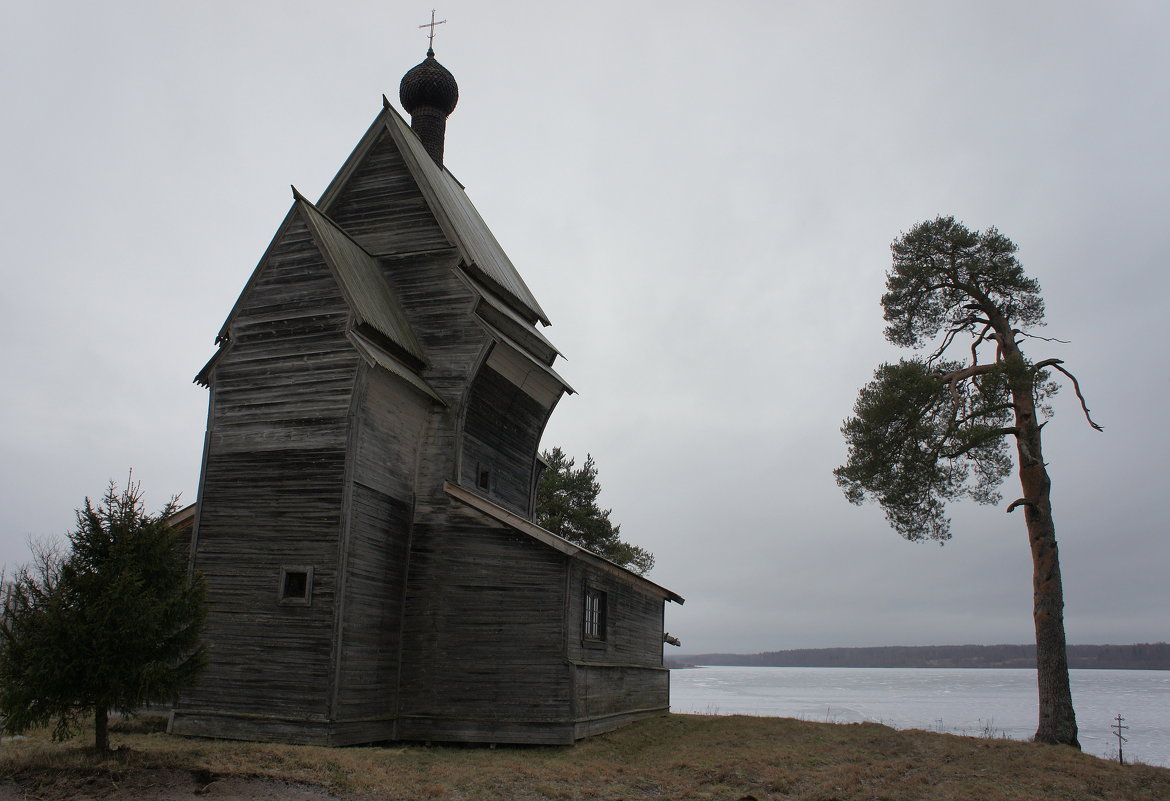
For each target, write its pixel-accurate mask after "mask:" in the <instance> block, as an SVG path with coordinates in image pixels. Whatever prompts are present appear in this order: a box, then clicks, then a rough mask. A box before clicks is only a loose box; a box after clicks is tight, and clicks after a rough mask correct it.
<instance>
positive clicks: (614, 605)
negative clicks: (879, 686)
mask: <svg viewBox="0 0 1170 801" xmlns="http://www.w3.org/2000/svg"><path fill="white" fill-rule="evenodd" d="M400 99H401V102H402V106H403V108H404V109H405V110H406V111H407V112H408V113H409V114H410V115H411V124H410V125H408V124H407V123H406V122H405V121H404V120H403V118H402V117H401V116H399V114H398V113H397V112H396V111H395V110H394V108H392V107H391V105H390V103H389V102H388V101H385V99H383V100H384V103H383V105H384V108H383V110H382V112H381V113H380V114H379V115H378V116H377V118H376V119H375V120H374V123H373V125H371V126H370V128H369V130H368V131H366V134H365V136H363V137H362V139H361V141H360V142H359V143H358V145H357V147H356V148H355V150H354V151H353V153H352V154H351V155H350V157H349V158H348V160H346V162H345V163H344V165H342V167H341V170H340V171H339V172H338V173H337V176H336V177H335V178H334V179H333V181H332V183H330V185H329V187H328V188H327V189H326V190H325V193H324V195H322V197H321V198H320V200H318V201H317V203H312V202H310V201H309V200H307V199H305V198H304V197H302V196H301V195H300V194H299V193H296V191H295V190H294V199H293V203H292V208H291V209H290V210H289V212H288V215H287V216H286V217H285V219H284V221H283V223H282V224H281V225H280V228H279V229H278V230H277V232H276V236H275V237H274V238H273V240H272V243H271V245H269V247H268V250H267V252H265V254H264V256H263V257H262V258H261V259H260V263H259V265H258V266H257V267H256V269H255V271H254V272H253V273H252V276H251V278H249V279H248V282H247V284H246V285H245V287H244V290H243V292H242V293H241V294H240V297H239V299H238V300H237V301H236V304H235V306H234V308H232V310H231V313H230V314H229V315H228V318H227V322H225V323H224V326H223V328H222V329H221V330H220V332H219V335H218V337H217V339H216V342H217V344H218V346H219V348H218V351H217V352H216V353H215V355H214V356H213V357H212V359H211V361H209V362H208V363H207V365H206V366H205V367H204V368H203V369H202V371H200V373H199V375H198V376H197V378H196V381H197V382H199V383H200V384H203V385H205V386H206V387H207V388H208V389H209V391H210V404H209V410H208V420H207V434H206V439H205V444H204V451H203V467H202V473H201V476H200V484H199V495H198V502H197V505H196V517H195V523H194V530H193V533H192V538H191V539H192V544H191V549H192V560H193V564H194V568H195V569H196V570H199V571H201V572H202V573H203V574H204V576H205V577H206V579H207V583H208V590H209V613H208V618H207V624H206V630H205V636H206V639H207V642H208V644H209V648H210V665H209V667H208V669H207V670H206V671H205V673H204V674H203V676H202V679H201V682H200V684H198V685H197V686H196V687H194V688H193V689H190V690H188V691H187V692H186V693H185V694H184V695H183V696H182V698H181V699H180V701H179V702H178V703H177V704H176V705H175V708H174V712H173V717H172V721H171V731H172V732H174V733H177V734H185V735H198V736H210V737H223V738H230V739H243V740H276V741H284V742H296V743H313V744H323V745H348V744H357V743H369V742H378V741H386V740H434V741H473V742H517V743H571V742H573V741H574V740H576V739H578V738H581V737H585V736H588V735H591V734H595V733H598V732H602V731H606V730H609V729H612V728H615V727H617V726H620V725H623V724H625V723H627V722H630V721H633V720H635V719H638V718H641V717H645V716H648V715H656V714H661V713H664V712H666V711H667V710H668V708H669V673H668V671H667V670H666V669H665V668H664V667H663V660H662V642H663V610H664V606H665V603H666V602H667V601H674V602H676V603H682V601H683V599H682V598H680V597H679V596H678V595H676V594H675V593H673V592H671V591H670V590H667V589H665V588H663V587H661V586H659V585H657V584H655V583H653V582H651V581H649V580H647V579H645V578H643V577H640V576H638V575H636V574H634V573H632V572H630V571H628V570H625V569H623V568H621V567H619V566H617V565H615V564H613V563H611V562H608V561H606V560H605V559H603V558H602V557H600V556H597V555H595V554H593V553H591V552H589V551H587V550H584V549H582V548H580V547H578V546H576V545H574V544H572V543H570V542H568V541H566V540H563V539H561V538H559V537H557V536H555V535H553V534H551V533H549V532H548V531H545V530H544V529H542V528H540V527H538V526H537V525H535V524H534V523H533V522H532V516H533V504H534V496H535V486H536V482H537V480H538V478H539V473H540V469H541V463H540V458H539V455H538V454H539V445H540V439H541V434H542V432H543V430H544V427H545V424H546V422H547V421H548V419H549V415H550V414H551V413H552V411H553V409H554V408H555V407H556V405H557V401H558V400H559V399H560V398H561V396H562V395H563V394H564V393H566V392H572V391H573V390H572V389H571V388H570V387H569V385H568V384H567V383H565V381H564V379H562V378H561V377H560V375H558V374H557V372H556V370H555V369H554V362H555V361H556V359H557V356H558V355H559V354H558V352H557V350H556V348H555V347H554V346H553V345H552V344H551V343H550V342H549V341H548V339H546V338H545V336H544V334H542V333H541V331H540V329H539V328H538V324H540V325H542V326H547V325H548V324H549V322H548V317H547V315H546V314H545V312H544V310H543V309H541V307H540V304H539V303H537V301H536V298H534V297H533V295H532V293H531V292H530V291H529V289H528V287H527V286H526V285H525V283H524V281H523V279H522V278H521V277H520V275H519V273H517V271H516V268H515V267H514V266H513V265H512V263H511V261H509V259H508V257H507V255H506V254H505V253H504V251H503V250H502V249H501V247H500V245H499V243H498V242H497V241H496V239H495V237H494V236H492V233H491V231H489V230H488V228H487V226H486V225H485V224H484V222H483V220H482V219H481V218H480V216H479V213H478V212H477V211H476V210H475V207H474V206H472V204H471V201H470V200H468V198H467V196H466V195H465V194H464V191H463V187H462V186H461V185H460V184H459V182H458V181H457V180H455V178H454V177H453V176H452V175H451V173H450V172H448V171H447V170H446V169H445V168H444V166H443V138H444V132H445V128H446V120H447V116H448V115H449V114H450V113H451V112H452V110H453V109H454V107H455V103H456V101H457V99H458V88H457V86H456V83H455V80H454V78H453V77H452V75H451V73H450V72H448V71H447V70H446V69H445V68H444V67H443V66H442V65H440V64H439V63H438V62H437V61H436V60H435V57H434V52H433V50H428V52H427V57H426V59H425V60H424V61H423V62H422V63H421V64H419V65H418V66H416V67H414V68H413V69H411V70H410V71H409V72H407V74H406V75H405V76H404V77H403V79H402V83H401V87H400Z"/></svg>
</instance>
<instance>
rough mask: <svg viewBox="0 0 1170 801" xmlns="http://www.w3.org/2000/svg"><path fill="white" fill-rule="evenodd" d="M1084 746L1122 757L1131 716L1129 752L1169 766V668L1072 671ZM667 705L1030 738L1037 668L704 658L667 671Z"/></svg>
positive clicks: (709, 712)
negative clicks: (1120, 738)
mask: <svg viewBox="0 0 1170 801" xmlns="http://www.w3.org/2000/svg"><path fill="white" fill-rule="evenodd" d="M1070 676H1071V681H1072V691H1073V704H1074V706H1075V707H1076V711H1077V726H1078V728H1079V731H1080V741H1081V748H1083V749H1084V751H1085V752H1086V753H1089V754H1095V755H1097V756H1103V757H1110V758H1113V759H1116V758H1117V738H1116V737H1115V736H1114V734H1113V731H1112V730H1111V729H1110V728H1109V726H1110V724H1111V723H1114V722H1115V718H1116V716H1117V715H1118V714H1119V713H1120V714H1121V716H1122V717H1123V718H1125V721H1124V723H1125V725H1126V726H1129V727H1130V728H1129V729H1128V730H1127V731H1125V732H1124V733H1125V735H1126V736H1127V737H1128V738H1129V742H1127V743H1125V756H1126V760H1127V761H1128V760H1129V759H1131V758H1132V759H1136V760H1141V761H1142V762H1147V763H1149V764H1151V765H1162V766H1166V767H1170V671H1161V670H1074V671H1071V673H1070ZM670 700H671V703H670V708H671V710H672V711H674V712H684V713H685V712H693V713H698V714H706V715H766V716H773V717H790V718H800V719H802V720H810V721H827V722H833V723H855V722H861V721H872V722H875V723H884V724H886V725H887V726H893V727H894V728H898V729H929V730H932V731H942V732H949V733H952V734H966V735H972V736H979V735H982V734H984V733H985V732H993V733H994V735H995V736H997V737H1012V738H1015V739H1019V740H1026V739H1028V738H1030V737H1031V736H1032V735H1033V734H1035V732H1036V674H1035V671H1033V670H995V669H986V670H985V669H979V670H973V669H967V670H963V669H949V668H937V669H936V668H782V667H722V666H720V667H701V668H693V669H682V670H672V671H671V672H670Z"/></svg>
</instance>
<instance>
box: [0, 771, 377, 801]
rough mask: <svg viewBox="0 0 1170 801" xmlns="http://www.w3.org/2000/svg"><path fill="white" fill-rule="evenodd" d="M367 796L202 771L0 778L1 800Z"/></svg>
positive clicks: (265, 800) (280, 800) (337, 800)
mask: <svg viewBox="0 0 1170 801" xmlns="http://www.w3.org/2000/svg"><path fill="white" fill-rule="evenodd" d="M33 799H36V800H37V801H57V799H61V801H64V799H69V801H366V799H368V796H357V795H336V794H334V793H330V792H328V791H327V790H324V789H322V788H320V787H314V786H312V785H308V784H296V783H292V782H283V781H279V780H276V779H262V778H245V777H239V776H225V777H216V776H212V775H210V774H208V773H206V772H203V771H194V772H191V771H179V770H134V771H130V772H127V773H125V774H119V773H117V772H113V773H111V772H97V773H95V774H94V775H91V776H87V777H77V776H75V775H70V776H62V777H49V776H17V777H14V778H13V779H6V780H4V781H3V782H0V801H33Z"/></svg>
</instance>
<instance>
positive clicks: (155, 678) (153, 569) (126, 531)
mask: <svg viewBox="0 0 1170 801" xmlns="http://www.w3.org/2000/svg"><path fill="white" fill-rule="evenodd" d="M175 509H176V506H175V503H174V501H172V502H171V503H168V504H167V505H166V506H165V507H164V508H163V509H162V511H161V512H159V513H158V514H157V515H150V514H147V513H146V511H145V508H144V505H143V502H142V493H141V490H140V488H139V484H137V483H133V482H131V483H129V484H128V485H127V487H126V488H125V489H124V490H122V491H121V492H119V491H118V489H117V487H116V486H115V485H114V484H113V483H112V482H111V483H110V486H109V489H108V490H107V491H106V494H105V495H104V496H103V498H102V499H101V502H100V503H99V504H98V505H96V506H95V505H94V504H93V503H91V501H90V500H89V498H86V500H85V507H84V508H83V509H79V510H78V511H77V528H76V529H75V530H74V531H73V532H71V533H70V534H69V542H70V546H71V550H70V552H69V553H68V554H67V555H61V554H55V553H53V552H52V551H48V550H45V549H43V548H42V549H34V563H33V564H32V565H31V566H28V567H25V568H23V569H22V570H20V571H19V572H18V573H17V574H16V576H15V577H14V579H13V581H12V582H11V583H10V584H9V585H8V588H7V596H6V598H5V607H4V610H3V614H2V615H0V714H3V715H4V716H5V718H6V720H5V729H6V730H8V731H10V732H20V731H24V730H26V729H28V728H29V727H31V726H38V725H45V724H48V723H51V722H54V721H55V727H54V731H53V735H54V737H55V738H57V739H64V738H66V737H69V736H71V735H72V734H73V733H74V732H75V731H76V729H77V727H78V723H79V721H80V718H81V716H83V715H87V714H92V716H93V720H94V728H95V733H94V739H95V746H96V748H97V750H98V751H102V752H104V751H108V750H109V730H108V714H109V712H110V711H115V712H118V713H122V714H131V713H133V712H135V711H138V710H140V709H142V708H143V707H144V706H146V705H148V704H151V703H159V702H171V701H174V700H175V699H176V698H177V697H178V693H179V690H181V689H182V688H183V687H186V686H188V685H189V684H190V683H191V682H192V681H193V680H194V679H195V677H196V676H197V675H198V672H199V670H200V669H201V668H202V667H203V663H204V661H205V646H204V645H203V643H202V642H201V640H200V629H201V627H202V623H203V617H204V606H205V596H206V589H205V586H204V582H203V579H202V578H201V577H199V576H192V575H190V574H189V572H188V569H187V554H186V549H184V548H182V547H180V545H179V544H178V542H177V541H176V538H175V535H174V533H173V532H172V530H171V528H170V526H169V525H168V524H167V518H168V517H169V516H170V515H171V514H172V513H173V512H174V511H175Z"/></svg>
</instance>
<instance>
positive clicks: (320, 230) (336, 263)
mask: <svg viewBox="0 0 1170 801" xmlns="http://www.w3.org/2000/svg"><path fill="white" fill-rule="evenodd" d="M294 191H295V189H294ZM296 202H297V205H298V207H299V208H300V210H301V213H302V214H303V215H304V218H305V222H306V223H308V225H309V229H310V230H311V231H312V233H313V239H314V240H315V241H316V242H317V247H318V248H320V250H321V253H322V255H324V256H325V260H326V261H327V262H328V263H329V266H330V267H331V268H332V269H333V273H334V275H335V276H337V282H338V283H339V284H340V285H341V291H342V292H343V293H344V294H345V298H346V301H347V302H348V303H349V306H350V308H351V309H353V312H354V314H355V315H356V316H357V318H358V321H359V323H365V324H366V325H368V326H370V327H371V328H373V329H374V330H375V331H377V332H378V333H379V334H381V335H382V336H384V337H386V338H387V339H389V340H390V341H391V342H393V343H394V344H395V345H397V346H398V347H399V348H401V349H402V350H404V351H406V352H407V353H409V354H410V355H411V356H413V357H414V358H416V359H418V360H419V362H422V361H425V360H424V358H423V353H422V348H420V347H419V344H418V340H417V339H415V336H414V332H413V331H412V330H411V328H410V323H408V322H407V320H406V314H405V313H404V312H403V311H402V305H401V304H400V303H399V302H398V298H397V297H395V295H394V292H393V291H392V290H391V289H390V286H389V285H388V284H387V283H386V279H385V278H383V277H382V273H381V269H380V268H379V267H378V263H377V262H376V261H375V260H374V257H373V256H371V255H370V254H369V253H367V252H366V251H365V249H364V248H362V246H361V245H359V244H358V243H357V242H355V241H353V239H351V238H350V236H349V234H347V233H345V231H342V230H341V229H340V228H338V227H337V226H336V225H335V224H334V223H333V221H332V220H330V219H329V218H328V217H326V216H325V215H324V214H322V213H321V211H320V210H319V209H318V208H317V207H316V206H314V205H313V204H312V203H310V202H309V201H307V200H305V198H304V197H303V196H302V195H301V194H300V193H299V192H297V194H296Z"/></svg>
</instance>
